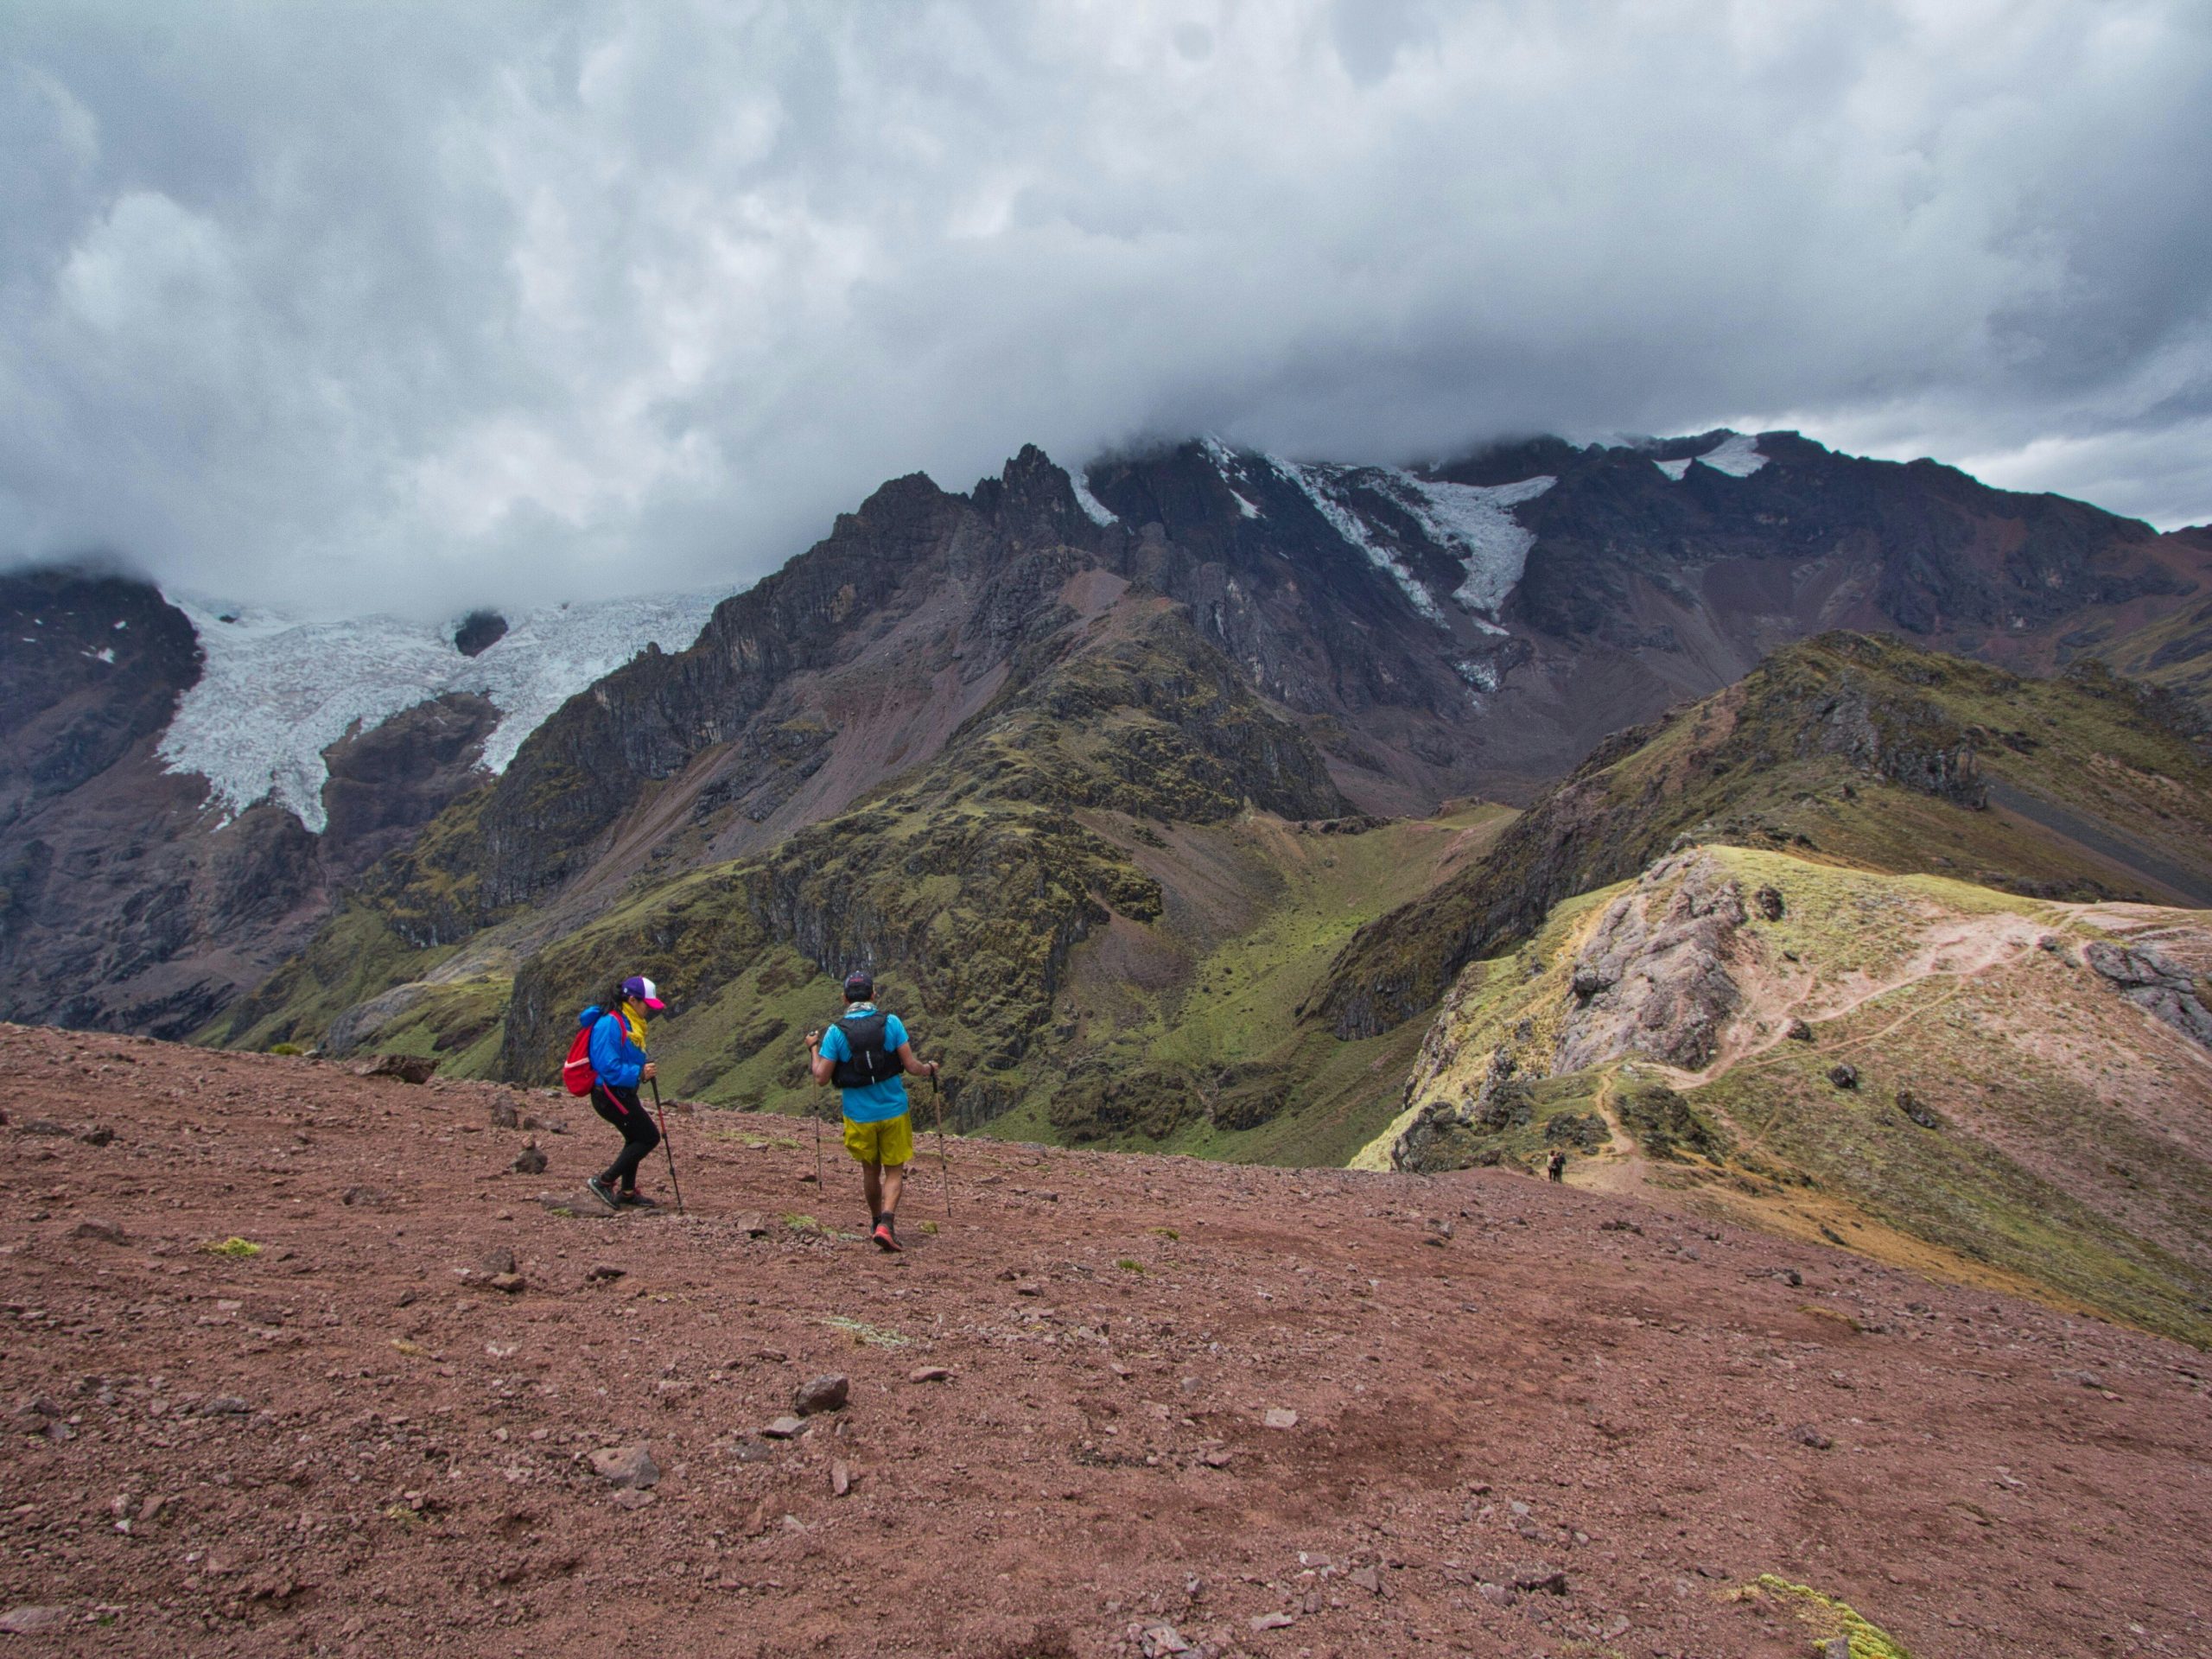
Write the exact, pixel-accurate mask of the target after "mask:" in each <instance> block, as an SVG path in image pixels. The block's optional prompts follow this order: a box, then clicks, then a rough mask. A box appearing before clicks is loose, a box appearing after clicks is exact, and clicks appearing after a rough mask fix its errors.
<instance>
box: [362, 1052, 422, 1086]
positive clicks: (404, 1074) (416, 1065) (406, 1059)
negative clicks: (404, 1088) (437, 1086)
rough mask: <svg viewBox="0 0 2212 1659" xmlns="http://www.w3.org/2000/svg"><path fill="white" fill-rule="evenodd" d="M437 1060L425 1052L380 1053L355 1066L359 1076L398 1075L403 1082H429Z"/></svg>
mask: <svg viewBox="0 0 2212 1659" xmlns="http://www.w3.org/2000/svg"><path fill="white" fill-rule="evenodd" d="M437 1069H438V1063H437V1061H435V1060H434V1059H432V1058H429V1056H428V1055H423V1054H379V1055H378V1056H377V1057H376V1058H374V1059H372V1060H369V1061H365V1062H364V1063H363V1064H362V1065H357V1066H355V1067H354V1068H353V1075H354V1076H355V1077H397V1078H398V1079H399V1081H400V1082H402V1083H416V1084H422V1083H428V1082H429V1080H430V1074H431V1073H432V1072H434V1071H436V1070H437Z"/></svg>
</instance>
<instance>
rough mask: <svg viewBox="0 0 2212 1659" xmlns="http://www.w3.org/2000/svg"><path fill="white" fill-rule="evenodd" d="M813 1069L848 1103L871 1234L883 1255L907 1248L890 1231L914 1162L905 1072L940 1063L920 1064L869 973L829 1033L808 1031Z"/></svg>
mask: <svg viewBox="0 0 2212 1659" xmlns="http://www.w3.org/2000/svg"><path fill="white" fill-rule="evenodd" d="M806 1047H807V1052H808V1054H809V1055H810V1057H811V1059H810V1065H809V1068H808V1069H809V1070H810V1071H812V1073H813V1074H814V1080H815V1082H816V1083H817V1084H829V1083H834V1084H836V1085H837V1087H838V1089H839V1090H840V1091H842V1094H843V1096H844V1100H845V1150H846V1151H848V1152H849V1153H851V1154H853V1158H854V1160H855V1161H856V1162H857V1163H858V1164H859V1165H860V1166H861V1191H862V1192H864V1193H865V1194H866V1196H867V1198H868V1214H869V1215H870V1216H871V1217H873V1218H874V1219H873V1229H874V1231H873V1235H872V1236H874V1240H875V1245H876V1248H877V1249H880V1250H896V1249H900V1248H902V1247H901V1246H900V1244H899V1235H898V1234H897V1233H896V1232H895V1231H894V1230H893V1226H894V1223H895V1218H896V1217H897V1214H898V1211H899V1188H900V1187H901V1186H902V1185H905V1184H906V1166H907V1165H908V1164H910V1163H911V1162H912V1161H913V1157H914V1126H913V1120H912V1118H911V1117H909V1116H907V1114H906V1084H905V1083H903V1082H902V1081H900V1075H901V1074H902V1073H904V1072H907V1071H912V1072H913V1073H914V1074H915V1075H916V1076H918V1077H922V1076H926V1077H935V1076H937V1062H936V1061H935V1060H918V1059H916V1058H914V1046H913V1045H912V1043H910V1042H909V1041H907V1040H906V1026H905V1025H904V1024H902V1023H901V1022H900V1020H899V1016H898V1015H897V1014H885V1013H883V1012H881V1011H880V1010H879V1009H878V1008H877V1007H876V1006H875V981H874V980H873V979H871V978H870V977H869V976H868V974H867V973H866V972H864V971H863V972H859V973H855V974H852V975H850V976H848V977H847V979H846V981H845V1013H844V1017H843V1018H842V1019H841V1020H837V1021H836V1023H835V1024H833V1025H832V1026H831V1027H829V1032H828V1033H827V1034H826V1035H825V1034H824V1033H822V1032H818V1031H810V1032H809V1033H806Z"/></svg>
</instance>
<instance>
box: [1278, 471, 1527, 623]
mask: <svg viewBox="0 0 2212 1659" xmlns="http://www.w3.org/2000/svg"><path fill="white" fill-rule="evenodd" d="M1264 459H1265V460H1266V461H1267V463H1268V466H1270V467H1274V470H1275V471H1276V472H1277V473H1278V474H1281V476H1283V477H1284V478H1286V479H1287V480H1290V481H1291V482H1292V483H1294V484H1295V485H1296V486H1298V487H1299V488H1300V490H1301V491H1303V492H1304V493H1305V495H1306V499H1307V500H1309V501H1311V502H1312V503H1313V507H1314V510H1315V511H1316V512H1319V514H1320V515H1321V516H1322V518H1325V519H1326V520H1328V523H1329V526H1330V528H1331V529H1332V530H1334V531H1336V532H1337V534H1338V535H1339V536H1341V537H1344V540H1346V541H1347V542H1349V543H1351V544H1352V545H1353V546H1354V547H1356V548H1357V549H1359V550H1360V551H1361V552H1363V553H1364V554H1366V555H1367V556H1368V557H1369V559H1370V560H1371V561H1373V562H1374V563H1375V565H1376V568H1377V569H1380V570H1382V571H1383V573H1384V574H1386V575H1389V577H1390V578H1391V580H1392V581H1394V582H1396V583H1397V584H1398V587H1399V588H1400V589H1401V590H1402V591H1403V593H1404V594H1405V595H1406V597H1407V599H1408V600H1409V601H1412V604H1413V607H1414V609H1415V610H1417V611H1419V612H1420V613H1421V614H1422V615H1423V616H1425V617H1427V619H1428V620H1430V621H1432V622H1434V623H1436V624H1437V625H1438V626H1443V624H1444V611H1443V608H1442V607H1440V606H1439V605H1438V604H1437V602H1436V598H1435V595H1434V594H1431V593H1430V592H1429V591H1428V588H1427V586H1426V585H1424V584H1423V583H1422V582H1421V579H1420V578H1419V577H1418V576H1416V575H1414V573H1413V571H1412V569H1409V568H1408V566H1407V564H1406V563H1405V562H1404V561H1403V560H1402V559H1401V558H1400V557H1399V556H1398V555H1397V553H1396V551H1395V550H1394V549H1392V548H1391V547H1389V545H1388V544H1387V543H1385V542H1384V541H1383V539H1381V538H1380V537H1378V535H1377V534H1376V528H1375V527H1374V526H1372V525H1371V524H1370V523H1369V522H1368V521H1367V520H1366V519H1365V518H1363V517H1362V516H1361V514H1360V512H1359V507H1358V493H1359V492H1361V491H1367V492H1370V493H1373V494H1376V495H1379V496H1382V497H1383V498H1384V499H1387V500H1389V502H1391V503H1392V504H1393V505H1395V506H1396V507H1397V508H1398V509H1399V510H1400V511H1401V512H1404V513H1405V514H1406V515H1407V517H1408V518H1411V519H1412V520H1413V521H1414V524H1417V525H1419V526H1420V529H1421V534H1422V535H1423V536H1424V537H1427V539H1428V541H1429V542H1430V543H1431V544H1432V545H1433V546H1436V547H1439V548H1442V549H1444V550H1446V551H1447V552H1450V553H1452V554H1453V555H1454V556H1456V557H1458V559H1459V561H1460V563H1461V564H1462V566H1463V567H1464V568H1465V571H1466V576H1465V580H1463V581H1462V582H1460V584H1459V587H1457V588H1454V589H1453V590H1452V599H1453V600H1454V601H1457V602H1458V603H1459V607H1460V608H1461V609H1463V610H1466V611H1469V612H1472V613H1476V620H1477V621H1478V624H1479V623H1480V622H1481V621H1482V618H1483V617H1484V616H1485V615H1487V616H1488V617H1489V618H1490V619H1491V621H1492V622H1493V623H1494V622H1495V620H1496V618H1497V610H1498V607H1500V606H1501V605H1503V604H1504V603H1505V601H1506V596H1507V595H1508V594H1510V593H1512V591H1513V588H1514V585H1515V584H1516V582H1519V581H1520V580H1521V576H1522V572H1523V571H1525V570H1526V569H1528V568H1529V549H1531V548H1532V547H1534V546H1535V544H1536V537H1535V532H1534V531H1529V530H1528V529H1525V528H1524V527H1523V526H1522V524H1521V522H1520V520H1518V519H1517V518H1515V517H1514V516H1513V509H1514V508H1515V507H1516V506H1518V505H1521V503H1522V502H1524V501H1533V500H1535V499H1536V497H1538V496H1540V495H1541V494H1542V493H1544V492H1545V491H1546V490H1548V489H1550V488H1551V487H1552V486H1553V485H1554V484H1556V483H1557V482H1559V480H1557V479H1556V478H1554V477H1553V476H1551V475H1550V474H1540V475H1538V476H1537V477H1535V478H1524V479H1522V480H1518V481H1517V482H1515V483H1511V484H1452V483H1446V482H1445V481H1443V480H1437V479H1427V478H1421V477H1419V476H1417V475H1416V474H1413V473H1409V472H1407V471H1405V470H1403V469H1402V468H1401V467H1338V466H1332V465H1327V464H1324V463H1321V462H1313V461H1307V462H1301V461H1284V460H1281V459H1280V458H1279V457H1277V456H1274V455H1268V456H1266V457H1264Z"/></svg>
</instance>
